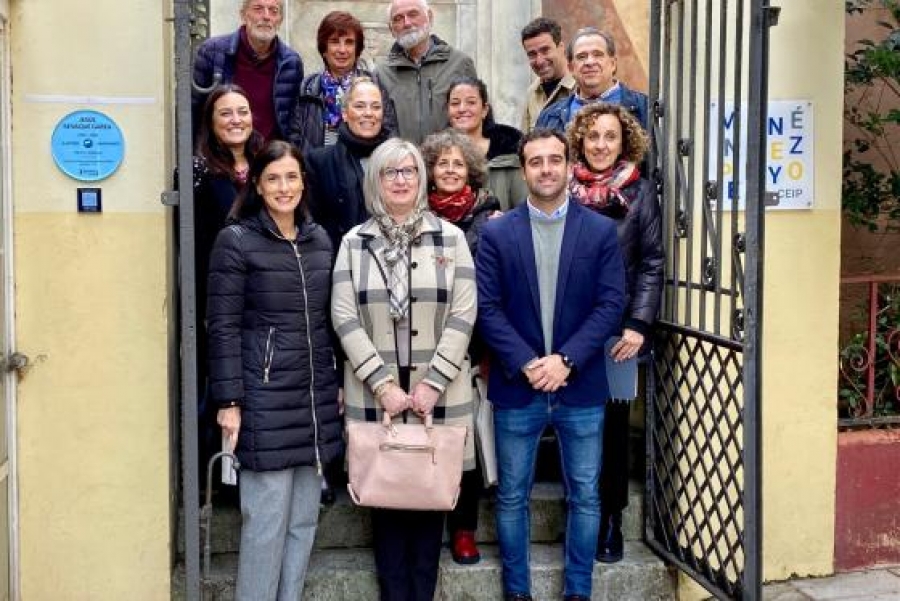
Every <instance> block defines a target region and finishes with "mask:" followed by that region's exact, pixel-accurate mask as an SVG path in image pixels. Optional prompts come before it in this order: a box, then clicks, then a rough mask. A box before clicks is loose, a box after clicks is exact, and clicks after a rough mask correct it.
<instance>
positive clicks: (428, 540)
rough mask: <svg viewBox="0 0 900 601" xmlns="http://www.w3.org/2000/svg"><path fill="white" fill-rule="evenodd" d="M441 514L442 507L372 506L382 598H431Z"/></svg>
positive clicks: (425, 600) (407, 600)
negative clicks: (421, 509) (383, 507)
mask: <svg viewBox="0 0 900 601" xmlns="http://www.w3.org/2000/svg"><path fill="white" fill-rule="evenodd" d="M444 516H445V514H444V512H442V511H401V510H393V509H373V510H372V535H373V539H374V540H373V543H374V547H375V568H376V571H377V574H378V586H379V588H380V590H381V595H380V599H381V601H432V599H433V598H434V590H435V587H436V586H437V575H438V563H439V562H440V558H441V539H442V538H443V534H444Z"/></svg>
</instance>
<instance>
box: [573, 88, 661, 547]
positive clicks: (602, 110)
mask: <svg viewBox="0 0 900 601" xmlns="http://www.w3.org/2000/svg"><path fill="white" fill-rule="evenodd" d="M568 137H569V148H570V152H571V154H572V157H571V158H572V175H571V177H570V179H569V194H570V196H571V197H572V198H573V199H575V200H576V201H577V202H579V203H581V204H583V205H585V206H587V207H589V208H591V209H593V210H595V211H597V212H598V213H600V214H601V215H606V216H607V217H610V218H612V219H614V220H615V221H616V233H617V235H618V238H619V246H620V247H621V249H622V257H623V258H624V259H625V270H626V272H627V278H628V279H627V282H626V285H627V289H626V292H627V294H628V305H627V306H626V309H625V318H624V319H623V322H622V333H621V338H619V340H618V341H617V342H616V343H615V344H613V345H612V348H611V349H610V355H611V356H612V358H613V359H614V360H615V362H616V364H615V366H614V367H612V369H609V368H608V369H607V376H608V377H609V378H610V379H613V378H617V379H619V380H621V379H622V378H623V374H624V373H626V370H625V369H623V365H624V364H623V363H621V362H623V361H629V360H632V359H634V358H636V357H639V356H640V355H641V354H643V353H646V352H647V351H648V349H649V348H650V346H651V345H650V338H651V337H650V333H651V331H650V330H651V327H652V325H653V322H654V321H656V313H657V310H658V309H659V300H660V296H661V294H662V285H663V263H664V259H665V255H664V252H663V245H662V221H661V218H660V210H659V202H658V201H657V199H656V191H655V189H654V187H653V184H651V183H650V182H649V181H647V180H646V179H643V178H642V177H641V174H640V171H639V169H638V165H639V164H640V162H641V161H642V160H643V158H644V155H645V154H646V153H647V149H648V148H649V145H650V140H649V138H648V136H647V133H646V132H645V131H644V129H643V128H642V127H641V125H640V124H639V123H638V121H637V119H635V118H634V116H632V114H631V113H630V112H629V111H628V110H627V109H625V108H624V107H622V106H619V105H614V104H607V103H603V102H601V103H599V104H592V105H590V106H586V107H584V108H583V109H581V110H580V111H579V112H578V114H577V115H576V116H575V119H574V120H573V121H572V124H571V125H570V126H569V129H568ZM628 373H629V374H630V372H628ZM635 377H636V376H635ZM632 385H633V388H632ZM629 387H630V388H631V389H632V390H637V382H636V381H634V382H629ZM614 394H615V393H614ZM631 398H633V396H629V397H628V398H621V397H620V398H613V399H612V402H610V403H607V405H606V416H605V419H604V424H603V464H602V466H601V470H600V510H601V512H600V520H601V521H600V536H599V539H598V541H597V560H598V561H601V562H604V563H614V562H616V561H619V560H620V559H622V556H623V552H624V551H623V549H624V545H623V541H622V510H623V509H625V506H626V505H628V418H629V412H630V409H631V404H630V403H629V401H630V400H631Z"/></svg>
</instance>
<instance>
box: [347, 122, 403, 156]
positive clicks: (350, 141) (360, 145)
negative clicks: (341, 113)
mask: <svg viewBox="0 0 900 601" xmlns="http://www.w3.org/2000/svg"><path fill="white" fill-rule="evenodd" d="M337 132H338V139H339V140H340V141H341V143H342V144H343V145H344V146H346V147H347V149H348V150H349V151H350V154H352V155H353V156H355V157H358V158H365V157H368V156H369V155H370V154H372V153H373V152H374V151H375V149H376V148H378V146H379V145H380V144H381V143H382V142H384V141H385V140H387V139H388V138H389V137H390V136H389V135H388V132H387V131H386V130H385V129H384V127H382V128H381V131H380V132H378V135H377V136H375V137H374V138H360V137H359V136H357V135H356V134H354V133H353V132H352V131H350V127H348V126H347V124H346V123H345V122H341V124H340V125H339V126H338V130H337Z"/></svg>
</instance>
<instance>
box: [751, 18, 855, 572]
mask: <svg viewBox="0 0 900 601" xmlns="http://www.w3.org/2000/svg"><path fill="white" fill-rule="evenodd" d="M843 23H844V3H843V2H842V1H841V0H827V1H823V0H795V1H793V2H790V3H784V4H783V5H782V10H781V20H780V22H779V24H778V26H777V27H775V28H774V29H772V38H771V41H772V45H771V61H770V65H771V70H770V75H769V96H770V98H772V99H773V100H780V99H784V100H788V99H807V98H808V99H810V100H812V102H813V105H814V110H815V121H816V131H815V138H816V139H815V147H814V156H815V169H816V179H815V191H816V193H815V207H814V209H812V210H811V211H780V212H769V213H768V219H767V231H766V275H765V295H766V300H765V303H766V306H765V315H764V323H765V330H764V339H763V357H764V360H763V369H764V375H763V377H764V382H763V386H764V387H763V395H764V397H763V402H764V408H763V412H764V419H763V429H764V430H763V431H764V446H765V453H764V461H763V465H764V483H763V487H764V490H763V493H764V497H763V499H764V500H763V502H764V507H765V520H764V537H763V550H764V553H765V576H766V578H767V579H774V580H778V579H784V578H787V577H789V576H791V575H792V574H797V575H801V576H804V575H819V574H827V573H830V572H831V571H832V562H833V556H834V488H835V484H834V482H835V454H836V451H837V424H836V409H835V407H836V405H835V403H836V396H837V357H836V349H837V326H838V278H839V275H840V225H841V220H840V218H841V214H840V207H841V201H840V192H841V181H840V177H841V136H842V131H841V125H840V124H841V115H842V110H843V48H844V43H843V41H844V28H843ZM811 31H815V32H817V33H816V35H809V32H811Z"/></svg>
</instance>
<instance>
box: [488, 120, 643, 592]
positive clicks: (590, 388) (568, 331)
mask: <svg viewBox="0 0 900 601" xmlns="http://www.w3.org/2000/svg"><path fill="white" fill-rule="evenodd" d="M519 159H520V161H521V164H522V169H523V172H524V176H525V181H526V183H527V185H528V190H529V196H528V201H527V202H526V203H524V204H522V205H520V206H519V207H517V208H515V209H513V210H512V211H510V212H509V213H508V214H506V215H504V216H503V217H500V218H497V219H493V220H491V221H489V222H488V224H487V225H486V226H485V228H484V230H483V232H482V235H481V239H480V242H479V247H478V254H477V257H476V271H477V274H476V277H477V282H478V319H479V321H478V327H479V330H480V332H481V334H482V336H483V337H484V340H485V342H486V343H487V345H488V347H489V348H490V351H491V355H492V359H491V361H492V362H491V370H490V376H489V381H488V398H490V399H491V401H492V402H493V403H494V428H495V443H496V451H497V463H498V470H499V487H498V491H497V533H498V538H499V541H500V556H501V560H502V563H503V590H504V595H505V597H504V598H505V599H507V600H516V601H525V600H529V599H531V582H530V576H529V566H528V562H529V540H530V533H529V499H530V496H531V485H532V483H533V481H534V464H535V456H536V454H537V447H538V443H539V440H540V437H541V434H542V432H543V431H544V429H545V428H546V427H547V426H553V428H554V429H555V431H556V436H557V440H558V441H559V446H560V455H561V457H562V468H563V469H562V471H563V477H564V479H565V485H566V490H567V492H568V517H567V524H566V550H565V590H564V598H565V599H566V600H569V601H576V600H582V599H590V596H591V574H592V571H593V564H594V553H595V550H596V545H597V533H598V530H599V527H600V511H599V498H598V493H597V480H598V476H599V473H600V462H601V449H602V434H603V415H604V405H605V403H606V401H607V400H608V398H609V389H608V386H607V382H606V370H605V359H604V355H603V346H604V343H605V342H606V340H607V338H609V337H610V336H611V335H612V334H614V333H616V332H617V331H618V327H619V324H620V323H621V319H622V313H623V311H624V308H625V271H624V266H623V262H622V256H621V254H620V251H619V243H618V240H617V238H616V227H615V224H614V223H613V221H612V220H610V219H607V218H605V217H602V216H600V215H598V214H597V213H594V212H593V211H590V210H588V209H585V208H583V207H581V206H580V205H579V204H578V203H575V202H569V198H568V195H567V193H566V183H567V181H566V180H567V175H568V144H567V142H566V139H565V138H564V137H563V136H562V134H560V133H558V132H554V131H551V130H548V129H536V130H534V131H532V132H530V133H528V134H526V136H525V137H524V138H523V140H522V143H521V145H520V147H519Z"/></svg>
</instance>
